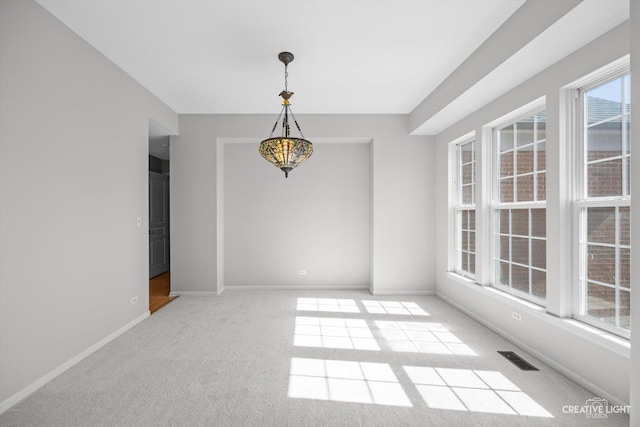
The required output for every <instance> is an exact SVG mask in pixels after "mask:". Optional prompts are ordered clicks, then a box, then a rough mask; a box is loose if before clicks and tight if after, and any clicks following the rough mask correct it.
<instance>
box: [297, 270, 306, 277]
mask: <svg viewBox="0 0 640 427" xmlns="http://www.w3.org/2000/svg"><path fill="white" fill-rule="evenodd" d="M298 274H299V275H301V276H306V275H307V270H298Z"/></svg>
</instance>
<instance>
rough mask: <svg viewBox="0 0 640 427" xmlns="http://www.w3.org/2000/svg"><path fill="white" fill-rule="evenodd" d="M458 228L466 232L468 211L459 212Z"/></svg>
mask: <svg viewBox="0 0 640 427" xmlns="http://www.w3.org/2000/svg"><path fill="white" fill-rule="evenodd" d="M460 216H461V219H460V228H461V229H462V230H468V228H469V211H461V212H460Z"/></svg>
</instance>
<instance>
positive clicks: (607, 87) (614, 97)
mask: <svg viewBox="0 0 640 427" xmlns="http://www.w3.org/2000/svg"><path fill="white" fill-rule="evenodd" d="M587 111H588V115H587V121H588V123H589V124H591V123H596V122H600V121H602V120H606V119H609V118H611V117H614V116H619V115H620V114H622V79H616V80H613V81H611V82H609V83H606V84H604V85H602V86H599V87H597V88H595V89H591V90H590V91H588V92H587Z"/></svg>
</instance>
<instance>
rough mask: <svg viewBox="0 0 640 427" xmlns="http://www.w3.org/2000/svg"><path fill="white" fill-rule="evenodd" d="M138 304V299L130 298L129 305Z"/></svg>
mask: <svg viewBox="0 0 640 427" xmlns="http://www.w3.org/2000/svg"><path fill="white" fill-rule="evenodd" d="M137 303H138V297H133V298H131V305H133V304H137Z"/></svg>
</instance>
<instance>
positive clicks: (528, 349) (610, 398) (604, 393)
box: [436, 292, 628, 406]
mask: <svg viewBox="0 0 640 427" xmlns="http://www.w3.org/2000/svg"><path fill="white" fill-rule="evenodd" d="M436 296H437V297H438V298H440V299H441V300H442V301H444V302H446V303H447V304H449V305H451V306H453V307H455V308H457V309H458V310H460V311H461V312H463V313H464V314H466V315H467V316H469V317H471V318H472V319H473V320H475V321H476V322H478V323H480V324H481V325H483V326H485V327H487V328H488V329H490V330H492V331H493V332H495V333H496V334H498V335H500V336H501V337H502V338H504V339H506V340H507V341H509V342H511V343H513V344H515V345H517V346H518V347H520V348H521V349H523V350H524V351H526V352H527V353H529V354H531V355H532V356H534V357H535V358H536V359H539V360H540V361H542V362H543V363H545V364H546V365H549V366H550V367H551V368H553V369H555V370H556V371H558V372H560V373H561V374H562V375H564V376H565V377H567V378H569V379H570V380H571V381H573V382H575V383H577V384H578V385H581V386H582V387H584V388H586V389H587V390H589V391H591V392H593V393H594V394H595V395H597V396H598V397H602V398H605V399H607V400H608V401H609V402H610V403H614V404H616V405H623V406H626V405H628V403H627V402H624V401H622V400H621V399H619V398H617V397H616V396H614V395H612V394H611V393H609V392H607V391H605V390H603V389H601V388H600V387H598V386H596V385H595V384H593V383H591V382H589V381H587V380H585V379H584V378H582V377H581V376H580V375H578V374H576V373H575V372H573V371H572V370H570V369H568V368H567V367H566V366H564V365H561V364H560V363H558V362H556V361H555V360H552V359H550V358H549V357H547V356H545V355H544V354H542V353H540V352H539V351H537V350H536V349H534V348H532V347H530V346H528V345H527V344H525V343H524V342H522V341H520V340H519V339H517V338H515V337H514V336H512V335H510V334H508V333H506V332H505V331H503V330H502V329H500V328H499V327H497V326H496V325H494V324H493V323H491V322H488V321H487V320H485V319H483V318H482V317H480V316H478V315H476V314H475V313H474V312H472V311H470V310H468V309H467V308H466V307H464V306H462V305H460V304H458V303H457V302H455V301H453V300H452V299H450V298H449V297H447V296H445V295H444V294H442V293H441V292H436Z"/></svg>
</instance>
